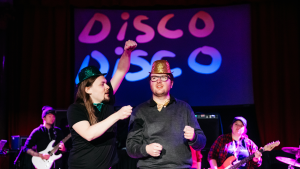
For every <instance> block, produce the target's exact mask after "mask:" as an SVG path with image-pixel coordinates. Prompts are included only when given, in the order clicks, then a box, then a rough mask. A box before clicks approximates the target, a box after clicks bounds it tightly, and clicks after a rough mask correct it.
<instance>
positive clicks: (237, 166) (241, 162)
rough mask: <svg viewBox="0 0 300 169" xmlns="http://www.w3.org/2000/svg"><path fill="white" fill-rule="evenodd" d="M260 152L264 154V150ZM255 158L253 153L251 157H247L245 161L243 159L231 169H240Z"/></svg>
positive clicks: (230, 168)
mask: <svg viewBox="0 0 300 169" xmlns="http://www.w3.org/2000/svg"><path fill="white" fill-rule="evenodd" d="M258 151H259V152H261V153H262V152H264V149H263V148H262V149H260V150H258ZM253 157H255V153H253V154H252V155H250V156H249V157H246V158H244V159H242V160H241V161H239V162H238V163H236V164H235V165H233V166H231V167H229V169H237V168H239V167H240V166H241V165H243V164H244V163H246V162H248V161H249V160H251V159H252V158H253Z"/></svg>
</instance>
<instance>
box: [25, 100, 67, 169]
mask: <svg viewBox="0 0 300 169" xmlns="http://www.w3.org/2000/svg"><path fill="white" fill-rule="evenodd" d="M42 119H43V124H42V125H40V126H39V127H37V128H35V129H34V130H33V131H32V132H31V134H30V136H29V137H28V138H27V140H26V142H25V145H24V146H25V148H24V149H25V152H27V154H29V155H31V156H37V157H40V158H42V159H46V160H48V159H49V157H50V155H49V154H40V153H38V152H40V151H43V150H45V149H46V148H47V146H48V144H49V143H50V141H52V140H56V142H55V143H54V145H56V144H58V143H59V141H61V140H62V139H63V134H62V131H61V129H60V128H58V127H55V126H54V122H55V110H54V109H53V108H52V107H50V106H44V107H43V108H42ZM59 144H60V145H59V151H58V152H57V153H56V154H60V153H61V152H65V151H66V148H65V145H64V143H59ZM54 145H53V146H54ZM33 146H36V150H37V152H36V151H34V150H33V148H32V147H33ZM52 168H55V169H58V168H62V158H60V159H58V160H56V161H55V162H54V164H53V165H52Z"/></svg>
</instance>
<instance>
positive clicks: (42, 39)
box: [5, 0, 300, 147]
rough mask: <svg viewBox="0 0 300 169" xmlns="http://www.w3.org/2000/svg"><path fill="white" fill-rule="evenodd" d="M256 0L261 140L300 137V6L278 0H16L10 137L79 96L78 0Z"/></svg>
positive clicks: (183, 4) (131, 4)
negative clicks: (76, 51) (47, 110)
mask: <svg viewBox="0 0 300 169" xmlns="http://www.w3.org/2000/svg"><path fill="white" fill-rule="evenodd" d="M238 3H250V4H251V9H252V57H253V62H252V65H253V83H254V98H255V107H256V116H257V121H258V127H259V134H260V138H261V143H262V144H263V145H264V144H266V143H268V142H270V141H274V140H280V141H281V145H282V146H293V147H296V146H298V145H299V135H300V123H299V122H298V121H299V119H300V111H299V105H300V96H299V95H300V90H299V86H300V84H299V79H300V76H299V72H300V71H299V66H300V65H299V64H300V62H299V33H298V32H299V12H298V11H299V10H298V9H297V4H296V2H295V3H277V2H272V1H255V0H252V1H237V0H236V1H234V0H214V1H198V0H189V1H179V0H167V1H160V0H144V1H140V0H126V1H125V0H110V1H91V0H90V1H89V0H85V1H79V0H69V1H67V0H57V1H55V0H48V1H34V0H31V1H30V0H28V1H15V4H14V8H15V10H16V12H15V19H14V21H13V23H12V24H11V29H10V31H9V35H8V37H9V38H8V41H7V42H8V45H7V46H8V47H7V50H8V57H7V68H6V72H7V76H6V77H7V79H6V82H7V83H6V84H7V95H6V100H7V103H6V108H5V110H6V113H7V114H8V137H10V136H11V135H16V134H18V135H29V133H30V132H31V131H32V129H33V128H35V127H37V126H38V125H39V124H40V123H42V120H41V108H42V107H43V106H44V105H49V106H53V107H54V108H57V109H67V108H68V106H69V105H70V104H71V103H72V102H73V99H74V98H73V96H74V93H73V88H72V86H73V82H74V77H73V63H74V61H73V56H74V55H73V54H72V52H73V51H74V49H73V40H72V36H73V34H72V9H73V8H106V9H110V8H111V9H124V8H126V9H146V8H151V9H170V8H190V7H203V6H220V5H234V4H238Z"/></svg>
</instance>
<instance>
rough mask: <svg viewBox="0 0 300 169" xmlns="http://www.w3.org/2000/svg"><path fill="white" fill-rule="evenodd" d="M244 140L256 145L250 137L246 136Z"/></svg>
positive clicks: (248, 143)
mask: <svg viewBox="0 0 300 169" xmlns="http://www.w3.org/2000/svg"><path fill="white" fill-rule="evenodd" d="M244 140H245V143H246V144H247V145H254V146H256V144H255V143H254V142H253V141H252V140H251V139H249V138H248V137H245V138H244Z"/></svg>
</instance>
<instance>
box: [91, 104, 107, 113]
mask: <svg viewBox="0 0 300 169" xmlns="http://www.w3.org/2000/svg"><path fill="white" fill-rule="evenodd" d="M93 105H94V106H96V107H97V109H98V110H99V111H100V112H101V108H102V106H103V105H104V104H103V103H93Z"/></svg>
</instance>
